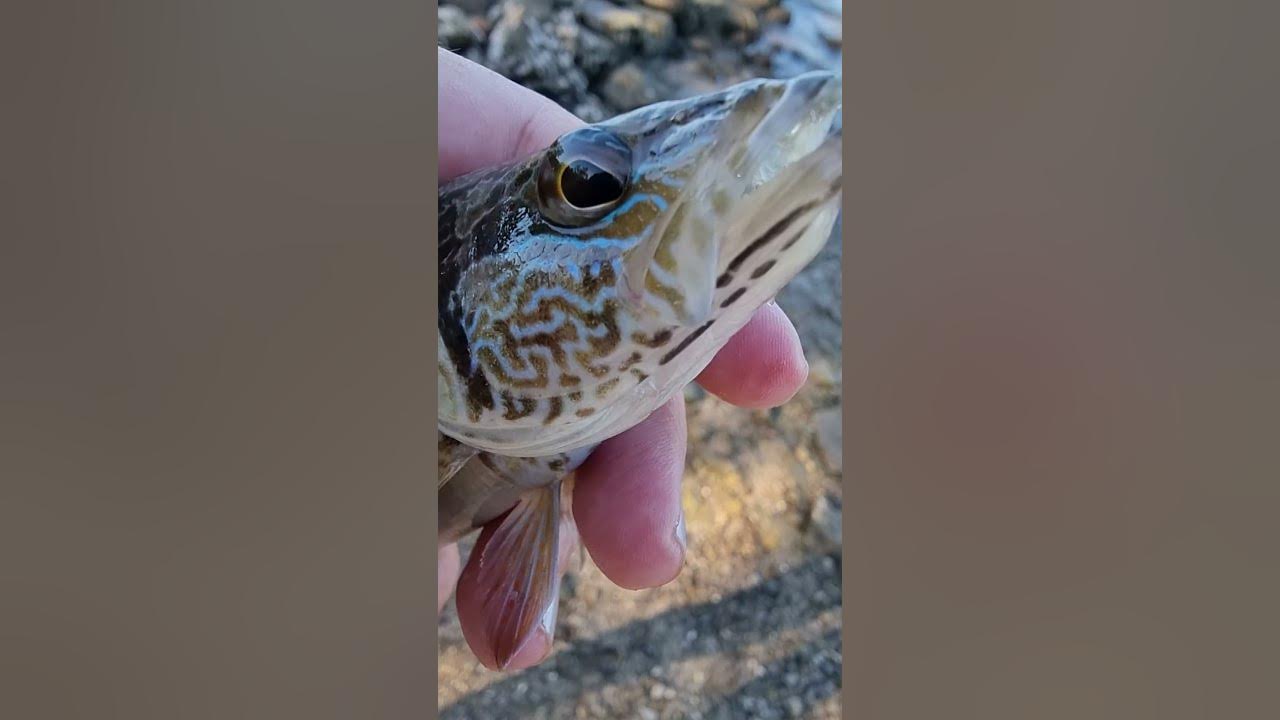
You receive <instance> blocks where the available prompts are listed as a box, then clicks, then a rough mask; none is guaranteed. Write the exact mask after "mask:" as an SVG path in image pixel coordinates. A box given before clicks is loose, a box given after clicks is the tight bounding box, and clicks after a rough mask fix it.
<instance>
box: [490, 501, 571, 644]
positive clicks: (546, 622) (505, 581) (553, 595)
mask: <svg viewBox="0 0 1280 720" xmlns="http://www.w3.org/2000/svg"><path fill="white" fill-rule="evenodd" d="M498 523H499V524H498V526H497V528H496V529H495V530H494V531H493V534H492V535H491V536H490V537H489V539H488V542H487V543H486V544H485V545H484V547H483V549H482V551H481V553H480V557H479V567H478V572H477V580H478V582H479V584H480V587H481V588H484V592H485V594H484V595H483V597H482V599H481V605H482V610H483V614H482V617H484V622H485V625H486V628H485V629H486V632H485V636H486V638H487V639H488V642H489V643H490V649H491V650H492V652H493V658H494V660H495V662H496V663H497V664H498V668H499V669H505V668H506V667H507V665H508V664H510V662H511V660H512V658H514V657H515V655H516V653H518V652H519V651H520V649H521V648H523V647H524V646H525V644H526V643H527V642H528V641H529V639H530V638H532V637H533V635H534V633H535V632H537V631H538V630H539V628H545V630H546V632H547V633H548V634H550V633H551V629H552V628H554V626H555V616H556V609H557V605H558V602H557V601H558V600H559V596H560V594H559V577H560V572H559V569H560V568H559V556H560V483H559V482H556V483H554V484H552V485H549V486H545V487H542V488H539V489H536V490H530V491H528V492H526V493H525V494H523V495H522V496H521V497H520V500H519V502H517V503H516V506H515V507H514V508H513V509H512V510H511V512H510V513H508V514H507V515H506V516H505V517H503V518H502V519H501V520H500V521H498Z"/></svg>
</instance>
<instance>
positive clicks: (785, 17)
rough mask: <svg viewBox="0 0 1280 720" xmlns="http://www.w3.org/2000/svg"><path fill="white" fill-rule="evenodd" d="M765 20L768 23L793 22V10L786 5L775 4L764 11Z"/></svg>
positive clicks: (784, 23)
mask: <svg viewBox="0 0 1280 720" xmlns="http://www.w3.org/2000/svg"><path fill="white" fill-rule="evenodd" d="M764 22H765V24H768V25H786V24H787V23H789V22H791V10H789V9H787V6H786V5H774V6H773V7H771V8H769V9H768V10H765V11H764Z"/></svg>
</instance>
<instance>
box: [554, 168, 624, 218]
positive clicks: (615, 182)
mask: <svg viewBox="0 0 1280 720" xmlns="http://www.w3.org/2000/svg"><path fill="white" fill-rule="evenodd" d="M625 182H626V179H625V178H619V177H614V175H613V174H612V173H610V172H609V171H608V170H605V169H604V168H602V167H600V166H598V165H596V164H595V163H593V162H591V161H590V160H574V161H572V162H570V163H569V164H567V165H561V166H560V195H561V196H563V197H564V199H565V201H566V202H568V203H569V204H570V205H572V206H574V207H576V208H579V209H584V210H585V209H587V208H593V207H598V206H600V205H608V204H609V203H612V202H616V201H617V200H618V198H620V197H622V191H623V189H624V187H625V185H624V184H623V183H625Z"/></svg>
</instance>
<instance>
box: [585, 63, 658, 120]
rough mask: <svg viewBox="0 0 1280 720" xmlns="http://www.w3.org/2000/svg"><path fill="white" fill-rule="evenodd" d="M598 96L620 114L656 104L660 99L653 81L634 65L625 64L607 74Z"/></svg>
mask: <svg viewBox="0 0 1280 720" xmlns="http://www.w3.org/2000/svg"><path fill="white" fill-rule="evenodd" d="M600 94H601V95H603V96H604V99H605V101H606V102H608V103H609V104H610V105H612V106H614V107H615V108H617V109H618V110H619V111H622V112H626V111H628V110H634V109H636V108H638V107H643V106H645V105H648V104H650V103H654V102H657V101H658V99H659V98H660V97H662V95H661V93H660V92H659V90H658V88H657V87H655V83H654V82H653V79H652V78H650V77H649V76H648V75H647V74H646V73H645V72H644V70H641V69H640V66H639V65H636V64H635V63H627V64H625V65H622V66H620V67H618V68H616V69H615V70H614V71H613V72H611V73H609V77H608V79H606V80H605V81H604V85H603V86H602V87H601V88H600Z"/></svg>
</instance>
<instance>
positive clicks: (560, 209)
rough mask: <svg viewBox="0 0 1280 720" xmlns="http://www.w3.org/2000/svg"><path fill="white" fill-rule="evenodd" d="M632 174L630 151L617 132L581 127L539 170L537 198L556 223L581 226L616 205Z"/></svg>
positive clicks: (558, 143) (560, 143)
mask: <svg viewBox="0 0 1280 720" xmlns="http://www.w3.org/2000/svg"><path fill="white" fill-rule="evenodd" d="M630 176H631V149H630V148H629V147H627V145H626V143H624V142H623V141H622V140H621V139H620V138H618V137H617V136H616V135H614V134H612V133H609V132H607V131H604V130H601V129H599V128H583V129H581V130H575V131H573V132H571V133H568V134H567V135H564V136H563V137H561V138H560V139H559V140H557V141H556V144H555V145H553V146H552V147H551V149H550V150H549V151H548V152H547V155H546V157H545V159H544V160H543V163H542V168H541V169H540V171H539V174H538V200H539V202H540V204H541V209H542V213H543V214H544V215H545V216H546V217H547V218H548V219H549V220H551V221H552V222H554V223H556V224H558V225H563V226H567V227H581V226H583V225H589V224H591V223H593V222H596V221H597V220H599V219H600V218H602V217H604V216H605V215H607V214H608V213H609V211H611V210H613V209H614V208H615V207H617V206H618V203H620V202H621V201H622V198H623V197H624V196H625V195H626V192H627V187H628V186H629V184H630Z"/></svg>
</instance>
